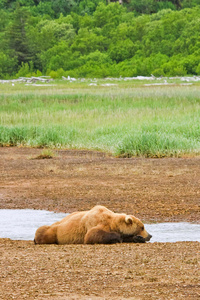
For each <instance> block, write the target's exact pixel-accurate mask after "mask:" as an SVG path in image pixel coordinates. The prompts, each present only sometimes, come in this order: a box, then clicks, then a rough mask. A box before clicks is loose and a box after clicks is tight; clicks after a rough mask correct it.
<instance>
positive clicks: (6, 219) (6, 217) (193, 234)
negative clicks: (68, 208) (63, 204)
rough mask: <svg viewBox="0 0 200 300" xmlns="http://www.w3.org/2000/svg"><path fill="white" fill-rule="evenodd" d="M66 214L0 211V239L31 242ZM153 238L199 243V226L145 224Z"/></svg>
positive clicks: (17, 210)
mask: <svg viewBox="0 0 200 300" xmlns="http://www.w3.org/2000/svg"><path fill="white" fill-rule="evenodd" d="M66 215H67V214H64V213H54V212H49V211H46V210H32V209H0V238H10V239H12V240H33V239H34V236H35V231H36V230H37V228H38V227H40V226H42V225H51V224H53V223H54V222H56V221H59V220H61V219H62V218H64V217H65V216H66ZM145 228H146V229H147V231H148V232H149V233H150V234H151V235H152V236H153V237H152V239H151V242H152V243H153V242H171V243H172V242H178V241H198V242H200V225H199V224H190V223H157V224H146V225H145Z"/></svg>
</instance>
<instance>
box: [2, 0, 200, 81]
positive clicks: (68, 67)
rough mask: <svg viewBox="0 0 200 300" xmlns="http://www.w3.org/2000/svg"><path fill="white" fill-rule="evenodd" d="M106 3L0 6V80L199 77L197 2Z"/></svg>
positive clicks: (62, 0) (61, 0) (5, 1)
mask: <svg viewBox="0 0 200 300" xmlns="http://www.w3.org/2000/svg"><path fill="white" fill-rule="evenodd" d="M107 2H108V1H106V0H93V1H92V0H88V1H86V0H79V1H75V0H69V1H66V0H46V1H45V0H27V1H25V0H18V1H12V0H0V12H1V19H0V29H1V31H0V39H1V43H0V77H1V78H7V77H9V76H10V77H11V76H13V75H16V76H20V75H21V76H22V74H23V76H26V75H27V76H28V75H30V74H36V72H37V74H38V75H39V74H41V72H42V73H43V74H50V75H52V76H53V77H54V78H59V77H61V76H67V75H70V76H85V77H90V76H94V77H104V76H120V75H121V76H136V75H150V74H154V75H155V76H161V75H162V76H165V75H167V76H168V75H187V74H190V75H191V74H197V75H199V74H200V50H199V49H200V38H199V31H200V21H199V20H200V19H199V15H200V7H199V6H198V4H200V0H183V1H182V0H171V1H167V0H163V1H160V0H141V1H136V0H129V1H124V4H123V5H120V4H119V3H118V1H117V2H114V3H110V4H108V3H107ZM51 71H52V72H51ZM53 72H54V73H53Z"/></svg>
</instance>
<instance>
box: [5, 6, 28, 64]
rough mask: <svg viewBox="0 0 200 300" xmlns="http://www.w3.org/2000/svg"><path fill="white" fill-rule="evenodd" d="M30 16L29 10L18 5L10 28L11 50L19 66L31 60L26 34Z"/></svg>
mask: <svg viewBox="0 0 200 300" xmlns="http://www.w3.org/2000/svg"><path fill="white" fill-rule="evenodd" d="M28 16H29V14H28V11H27V9H26V8H24V7H20V6H19V5H17V8H16V10H15V11H14V12H13V21H12V23H11V25H10V27H9V28H8V38H9V40H10V48H11V49H12V50H13V52H14V55H15V56H16V57H17V59H18V63H19V65H21V64H22V63H26V62H28V61H30V60H31V57H30V52H29V46H28V40H27V34H26V25H27V21H28Z"/></svg>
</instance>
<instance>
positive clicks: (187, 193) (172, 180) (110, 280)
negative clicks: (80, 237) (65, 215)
mask: <svg viewBox="0 0 200 300" xmlns="http://www.w3.org/2000/svg"><path fill="white" fill-rule="evenodd" d="M41 152H42V150H41V149H28V148H0V170H1V171H0V209H2V208H33V209H46V210H52V211H60V212H73V211H76V210H85V209H90V208H92V207H93V206H94V205H96V204H101V205H105V206H106V207H108V208H109V209H111V210H113V211H115V212H125V213H132V214H134V215H135V216H137V217H138V218H140V219H141V220H142V221H143V222H160V221H189V222H196V223H200V157H189V158H178V159H177V158H165V159H144V158H133V159H121V158H120V159H119V158H113V157H110V156H108V155H106V154H104V153H98V152H88V151H58V152H56V155H55V157H54V158H53V159H36V157H37V156H38V155H39V154H40V153H41ZM199 250H200V244H199V243H198V242H179V243H153V244H152V243H146V244H118V245H94V246H90V245H67V246H57V245H44V246H38V245H37V246H35V245H34V244H33V242H32V241H11V240H9V239H0V257H1V259H0V299H58V300H60V299H200V284H199V278H200V273H199Z"/></svg>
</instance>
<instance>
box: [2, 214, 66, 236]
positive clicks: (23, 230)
mask: <svg viewBox="0 0 200 300" xmlns="http://www.w3.org/2000/svg"><path fill="white" fill-rule="evenodd" d="M66 215H67V214H64V213H54V212H50V211H46V210H34V209H0V237H1V238H10V239H12V240H34V236H35V232H36V230H37V228H38V227H40V226H42V225H51V224H53V223H54V222H57V221H59V220H61V219H63V218H64V217H65V216H66Z"/></svg>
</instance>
